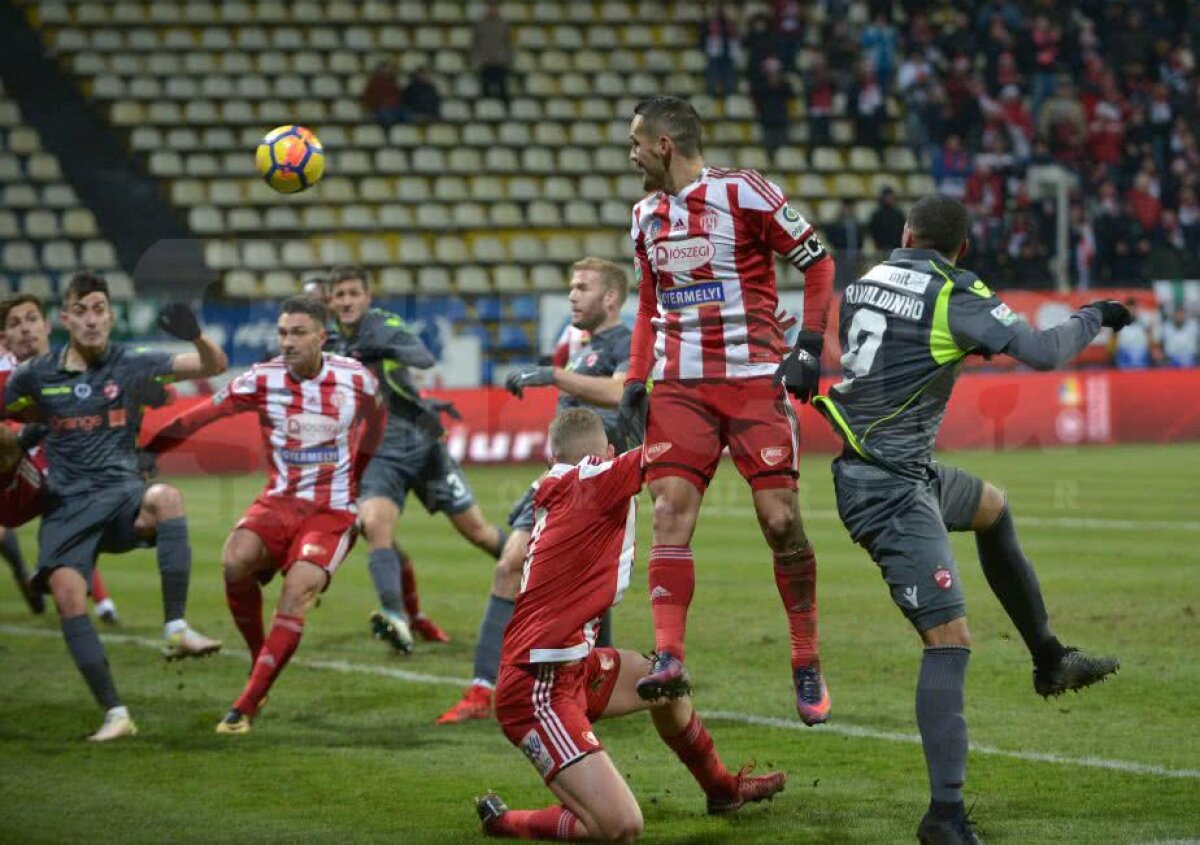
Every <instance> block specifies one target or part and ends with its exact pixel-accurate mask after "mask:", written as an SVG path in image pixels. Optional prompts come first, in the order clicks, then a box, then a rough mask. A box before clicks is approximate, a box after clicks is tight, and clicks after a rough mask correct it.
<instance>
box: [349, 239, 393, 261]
mask: <svg viewBox="0 0 1200 845" xmlns="http://www.w3.org/2000/svg"><path fill="white" fill-rule="evenodd" d="M358 260H359V261H361V262H362V263H363V264H366V265H368V266H372V267H374V266H380V265H384V264H391V263H392V260H393V255H392V248H391V245H390V244H389V242H388V241H386V240H384V239H383V238H363V239H362V240H361V241H359V243H358Z"/></svg>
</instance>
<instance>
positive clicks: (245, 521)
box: [235, 496, 358, 580]
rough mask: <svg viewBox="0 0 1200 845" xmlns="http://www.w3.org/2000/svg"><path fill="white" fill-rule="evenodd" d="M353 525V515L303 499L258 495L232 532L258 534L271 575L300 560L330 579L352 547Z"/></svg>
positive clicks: (355, 521)
mask: <svg viewBox="0 0 1200 845" xmlns="http://www.w3.org/2000/svg"><path fill="white" fill-rule="evenodd" d="M357 522H358V515H357V514H353V513H350V512H349V511H342V510H330V509H328V508H324V507H321V506H320V505H315V504H313V503H312V502H309V501H306V500H304V499H296V498H293V497H291V496H259V497H258V498H257V499H255V500H254V504H252V505H251V506H250V508H249V509H248V510H247V511H246V513H245V515H244V516H243V517H242V518H241V520H240V521H239V522H238V524H237V525H236V526H235V530H236V529H237V528H244V529H246V530H247V531H253V532H254V533H255V534H257V535H258V537H259V539H260V540H262V541H263V545H265V546H266V547H267V554H269V555H270V556H271V562H272V563H273V564H274V569H273V570H272V572H274V571H280V572H287V571H288V570H289V569H291V567H292V564H293V563H295V562H296V561H298V560H304V561H308V562H309V563H312V564H316V565H317V566H319V567H321V568H322V569H324V570H325V573H326V574H327V575H329V576H330V577H333V573H334V572H335V571H337V568H338V566H340V565H341V563H342V561H343V560H345V559H346V555H348V554H349V553H350V549H351V548H353V547H354V541H355V540H356V539H357V537H358V530H357V528H356V527H355V524H356V523H357ZM270 575H271V573H268V574H267V580H270Z"/></svg>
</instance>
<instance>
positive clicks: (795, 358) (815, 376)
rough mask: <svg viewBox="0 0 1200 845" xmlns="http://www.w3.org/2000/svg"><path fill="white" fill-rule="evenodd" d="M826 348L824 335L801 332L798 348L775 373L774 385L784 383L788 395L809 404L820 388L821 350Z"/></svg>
mask: <svg viewBox="0 0 1200 845" xmlns="http://www.w3.org/2000/svg"><path fill="white" fill-rule="evenodd" d="M824 347H825V337H824V335H822V334H820V333H819V332H800V336H799V337H797V338H796V348H795V349H793V350H792V351H791V353H790V354H789V355H788V356H787V357H786V358H784V359H783V362H782V363H781V364H780V365H779V369H777V370H776V371H775V377H774V379H773V381H774V383H775V384H779V383H780V382H782V383H783V384H784V386H785V387H786V388H787V392H788V393H790V394H792V395H793V396H795V397H796V398H797V399H799V400H800V401H801V402H807V401H808V400H809V399H811V398H812V395H813V394H814V393H816V392H817V391H818V389H819V388H820V382H821V350H822V349H824Z"/></svg>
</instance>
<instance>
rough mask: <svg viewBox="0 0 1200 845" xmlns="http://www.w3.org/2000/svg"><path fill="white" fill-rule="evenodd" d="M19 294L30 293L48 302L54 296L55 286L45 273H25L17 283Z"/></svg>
mask: <svg viewBox="0 0 1200 845" xmlns="http://www.w3.org/2000/svg"><path fill="white" fill-rule="evenodd" d="M17 292H18V293H28V294H30V295H32V296H36V297H37V298H38V299H41V300H47V299H50V298H51V297H53V296H54V294H55V291H54V285H53V284H52V283H51V281H50V277H49V276H47V275H46V274H45V273H23V274H21V278H20V281H19V282H18V283H17Z"/></svg>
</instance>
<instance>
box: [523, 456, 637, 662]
mask: <svg viewBox="0 0 1200 845" xmlns="http://www.w3.org/2000/svg"><path fill="white" fill-rule="evenodd" d="M641 467H642V451H641V449H635V450H633V451H631V452H626V453H625V454H623V455H621V456H620V457H618V458H616V459H614V460H611V461H600V460H599V459H597V458H586V459H584V460H582V461H580V462H579V464H578V465H576V466H571V465H570V464H555V465H554V466H553V467H552V468H551V469H550V471H549V472H548V473H547V474H546V476H545V477H544V478H543V479H542V481H541V483H540V484H539V485H538V488H537V492H536V493H535V494H534V497H533V508H534V526H533V533H532V534H531V535H530V537H529V550H528V552H527V553H526V555H525V570H524V573H523V574H522V576H521V592H520V594H519V595H518V596H517V603H516V607H514V608H513V616H512V620H511V621H510V622H509V623H508V627H507V628H505V630H504V650H503V652H502V654H501V662H502V663H504V664H505V665H517V664H525V663H554V662H561V661H567V660H579V659H581V658H584V657H587V655H588V652H589V651H591V649H592V646H593V645H594V644H595V642H596V631H597V630H598V629H599V627H600V619H601V617H603V616H604V612H605V611H606V610H608V609H609V608H610V607H612V606H613V605H615V604H617V603H618V602H620V601H621V597H622V596H623V595H624V593H625V589H626V588H627V587H628V586H629V576H630V573H631V572H632V571H633V559H634V554H635V548H634V541H635V538H636V533H637V498H636V497H637V493H638V491H639V490H641V487H642V472H641Z"/></svg>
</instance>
